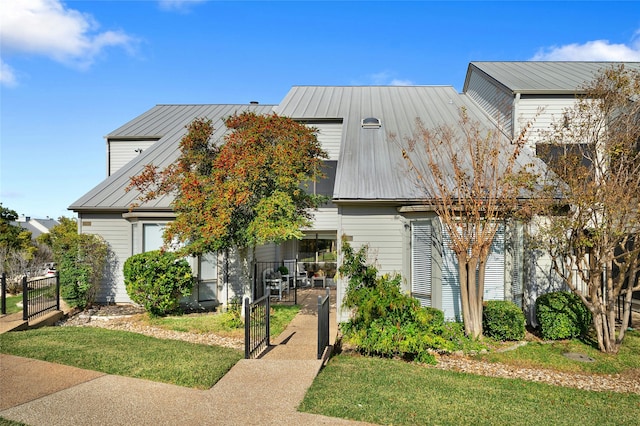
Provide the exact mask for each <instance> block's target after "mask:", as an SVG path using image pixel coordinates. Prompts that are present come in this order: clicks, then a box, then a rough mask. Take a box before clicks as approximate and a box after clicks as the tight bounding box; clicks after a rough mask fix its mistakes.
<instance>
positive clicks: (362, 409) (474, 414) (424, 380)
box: [300, 354, 640, 425]
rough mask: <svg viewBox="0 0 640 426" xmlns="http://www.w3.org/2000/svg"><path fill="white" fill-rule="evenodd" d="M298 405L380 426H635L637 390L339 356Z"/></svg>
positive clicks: (638, 407) (639, 409) (639, 410)
mask: <svg viewBox="0 0 640 426" xmlns="http://www.w3.org/2000/svg"><path fill="white" fill-rule="evenodd" d="M300 410H301V411H305V412H310V413H317V414H322V415H326V416H331V417H341V418H347V419H353V420H359V421H365V422H372V423H377V424H383V425H391V424H393V425H416V424H423V425H427V424H438V425H460V424H469V425H485V424H486V425H497V424H505V425H506V424H508V425H531V424H541V425H547V424H553V425H576V424H585V425H596V424H597V425H627V424H628V425H632V424H633V425H637V424H638V419H640V395H636V394H619V393H613V392H589V391H582V390H577V389H571V388H563V387H557V386H551V385H546V384H542V383H536V382H527V381H524V380H519V379H501V378H490V377H483V376H476V375H471V374H463V373H456V372H452V371H443V370H437V369H433V368H427V367H425V366H421V365H417V364H410V363H406V362H403V361H398V360H390V359H379V358H369V357H362V356H353V355H347V354H341V355H337V356H335V357H334V358H332V359H331V361H330V362H329V364H328V365H327V366H326V367H325V368H324V369H323V370H322V371H321V373H320V375H319V376H318V377H317V379H316V380H315V382H314V384H313V385H312V387H311V388H310V390H309V392H308V393H307V395H306V396H305V399H304V400H303V402H302V404H301V407H300Z"/></svg>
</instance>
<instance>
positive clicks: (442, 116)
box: [276, 86, 533, 201]
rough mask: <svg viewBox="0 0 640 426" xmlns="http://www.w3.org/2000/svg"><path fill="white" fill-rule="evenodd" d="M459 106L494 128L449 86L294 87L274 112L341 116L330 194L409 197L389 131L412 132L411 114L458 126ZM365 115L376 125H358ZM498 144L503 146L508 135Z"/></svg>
mask: <svg viewBox="0 0 640 426" xmlns="http://www.w3.org/2000/svg"><path fill="white" fill-rule="evenodd" d="M462 108H465V109H466V111H467V113H468V114H469V117H470V118H471V119H473V120H475V121H479V122H480V123H482V124H483V125H485V126H486V127H487V128H495V125H494V123H493V122H492V121H491V120H490V119H489V117H487V115H486V114H485V113H484V112H483V111H482V110H481V109H480V108H479V107H478V106H477V104H476V103H475V102H473V101H472V100H471V99H469V98H468V97H467V96H466V95H464V94H459V93H457V92H456V91H455V89H453V87H451V86H356V87H354V86H344V87H335V86H327V87H321V86H295V87H293V88H292V89H291V91H290V92H289V93H288V94H287V96H286V97H285V98H284V100H283V101H282V103H281V104H280V105H279V106H278V107H277V108H276V112H277V113H278V114H282V115H285V116H288V117H292V118H294V119H303V118H304V119H309V118H319V119H322V118H327V119H328V118H339V119H342V121H343V133H342V143H341V149H340V157H339V160H338V167H337V171H336V183H335V188H334V199H336V200H338V201H339V200H364V199H366V200H411V199H413V200H415V199H421V198H424V193H423V191H422V190H420V189H419V188H417V186H416V185H415V182H414V180H413V179H411V177H410V176H411V174H409V173H408V170H407V164H406V160H404V159H403V158H402V149H401V147H400V146H399V145H398V144H397V143H395V142H394V136H395V137H397V138H398V139H399V140H402V139H404V138H407V137H412V136H413V134H414V133H415V130H416V119H420V120H421V121H422V123H423V124H424V126H425V127H426V128H435V127H437V126H439V125H448V126H451V127H453V128H458V127H459V126H458V123H459V120H460V111H461V109H462ZM367 117H376V118H378V119H380V120H381V123H382V126H381V127H380V128H379V129H366V128H363V127H362V125H361V120H362V119H364V118H367ZM504 143H505V151H506V150H508V146H509V140H507V139H506V138H504ZM529 160H533V159H532V158H527V159H526V161H529ZM442 167H444V168H446V167H448V165H447V164H443V165H442Z"/></svg>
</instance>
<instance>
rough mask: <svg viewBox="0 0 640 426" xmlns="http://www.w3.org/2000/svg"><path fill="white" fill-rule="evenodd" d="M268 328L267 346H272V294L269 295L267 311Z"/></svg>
mask: <svg viewBox="0 0 640 426" xmlns="http://www.w3.org/2000/svg"><path fill="white" fill-rule="evenodd" d="M265 317H266V318H265V321H266V325H267V327H266V330H265V332H266V333H267V348H268V347H269V346H271V295H269V296H267V312H266V313H265Z"/></svg>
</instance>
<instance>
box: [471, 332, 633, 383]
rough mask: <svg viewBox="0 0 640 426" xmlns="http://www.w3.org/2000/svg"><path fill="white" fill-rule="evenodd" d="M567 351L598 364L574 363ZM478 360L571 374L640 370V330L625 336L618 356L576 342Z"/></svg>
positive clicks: (532, 345) (541, 345) (524, 348)
mask: <svg viewBox="0 0 640 426" xmlns="http://www.w3.org/2000/svg"><path fill="white" fill-rule="evenodd" d="M567 352H577V353H581V354H584V355H587V356H589V357H590V358H593V359H594V360H595V362H575V361H572V360H570V359H569V358H567V357H565V356H564V355H563V354H565V353H567ZM476 358H478V359H482V360H485V361H490V362H500V363H504V364H510V365H516V366H519V367H531V368H548V369H553V370H559V371H567V372H572V373H587V374H591V373H595V374H620V373H625V372H626V371H628V370H631V369H640V331H637V330H636V331H628V332H627V333H625V337H624V341H623V343H622V347H621V348H620V351H619V352H618V353H617V354H605V353H602V352H600V351H599V350H598V348H597V344H596V343H595V342H588V341H581V340H578V339H573V340H559V341H556V342H551V343H542V342H529V343H528V344H527V345H525V346H521V347H519V348H517V349H515V350H512V351H505V352H488V353H485V354H481V355H478V356H477V357H476Z"/></svg>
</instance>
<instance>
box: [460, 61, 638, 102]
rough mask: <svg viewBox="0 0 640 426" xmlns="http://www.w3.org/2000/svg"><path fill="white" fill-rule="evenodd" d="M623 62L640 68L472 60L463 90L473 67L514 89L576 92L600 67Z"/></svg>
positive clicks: (602, 63) (608, 63)
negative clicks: (622, 65)
mask: <svg viewBox="0 0 640 426" xmlns="http://www.w3.org/2000/svg"><path fill="white" fill-rule="evenodd" d="M621 64H624V66H625V67H629V68H631V69H636V70H640V62H534V61H527V62H471V63H470V64H469V68H468V69H467V77H466V79H465V84H464V89H463V92H465V91H466V90H467V85H468V82H469V76H470V74H471V72H472V70H473V69H474V68H475V69H477V70H480V71H482V72H483V73H485V74H487V75H488V76H490V77H491V78H493V79H494V80H495V81H497V82H498V83H500V84H501V85H503V86H504V87H506V88H507V89H509V90H510V91H511V92H512V93H522V94H527V93H530V94H576V93H579V91H580V89H581V88H582V87H583V86H584V84H585V83H588V82H589V81H591V80H593V78H594V77H595V75H596V74H597V73H598V72H599V71H602V70H603V69H606V68H609V67H611V66H617V65H621Z"/></svg>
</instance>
